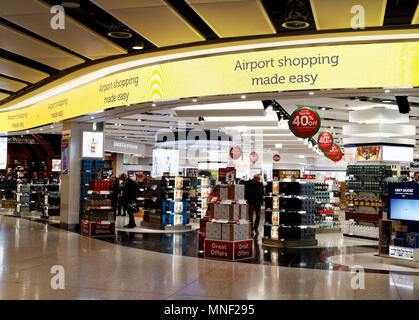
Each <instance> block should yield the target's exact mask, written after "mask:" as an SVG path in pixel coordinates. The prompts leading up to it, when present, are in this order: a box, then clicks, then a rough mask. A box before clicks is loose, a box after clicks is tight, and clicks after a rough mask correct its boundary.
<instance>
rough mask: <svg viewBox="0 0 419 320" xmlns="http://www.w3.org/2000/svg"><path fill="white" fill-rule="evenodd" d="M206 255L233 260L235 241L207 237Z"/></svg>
mask: <svg viewBox="0 0 419 320" xmlns="http://www.w3.org/2000/svg"><path fill="white" fill-rule="evenodd" d="M204 246H205V249H204V252H205V257H206V258H216V259H225V260H233V242H232V241H219V240H207V239H205V245H204Z"/></svg>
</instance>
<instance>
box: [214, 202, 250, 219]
mask: <svg viewBox="0 0 419 320" xmlns="http://www.w3.org/2000/svg"><path fill="white" fill-rule="evenodd" d="M209 210H210V217H211V218H212V219H219V220H228V221H236V220H240V219H244V220H247V219H248V217H249V213H248V208H247V205H246V204H235V203H233V204H223V203H211V204H210V207H209Z"/></svg>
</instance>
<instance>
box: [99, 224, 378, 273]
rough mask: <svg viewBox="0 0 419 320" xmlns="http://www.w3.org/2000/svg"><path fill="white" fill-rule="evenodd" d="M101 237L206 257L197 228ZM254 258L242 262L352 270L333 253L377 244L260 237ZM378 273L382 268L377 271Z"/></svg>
mask: <svg viewBox="0 0 419 320" xmlns="http://www.w3.org/2000/svg"><path fill="white" fill-rule="evenodd" d="M102 240H105V241H108V242H112V243H116V244H120V245H124V246H128V247H133V248H138V249H144V250H150V251H156V252H161V253H168V254H173V255H181V256H189V257H203V256H204V254H203V252H200V251H199V250H198V231H192V232H184V233H160V234H159V233H132V232H123V231H118V233H117V235H116V237H115V238H108V239H105V238H103V239H102ZM253 249H254V250H253V251H254V259H252V260H244V261H240V262H244V263H253V264H264V265H274V266H283V267H295V268H309V269H322V270H341V271H350V270H349V268H348V267H347V266H342V265H338V264H335V263H333V262H331V261H330V260H329V259H328V258H329V257H330V256H334V255H341V254H354V253H368V252H376V251H377V247H376V246H373V245H371V246H368V245H363V246H348V247H345V246H338V247H329V248H317V247H310V248H281V249H278V248H268V247H262V241H261V238H259V239H255V241H254V248H253ZM375 272H379V270H377V271H375Z"/></svg>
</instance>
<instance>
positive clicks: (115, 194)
mask: <svg viewBox="0 0 419 320" xmlns="http://www.w3.org/2000/svg"><path fill="white" fill-rule="evenodd" d="M110 180H111V183H112V187H111V191H112V193H111V205H112V209H113V215H114V219H115V220H116V216H117V212H118V200H119V179H117V178H116V177H115V176H114V175H112V177H111V179H110ZM118 215H120V212H118Z"/></svg>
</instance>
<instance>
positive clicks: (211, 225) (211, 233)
mask: <svg viewBox="0 0 419 320" xmlns="http://www.w3.org/2000/svg"><path fill="white" fill-rule="evenodd" d="M222 225H223V224H222V223H217V222H207V225H206V234H205V238H206V239H212V240H221V227H222Z"/></svg>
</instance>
